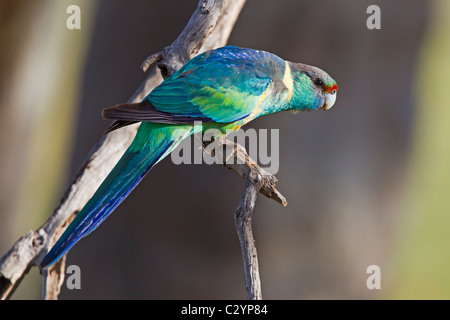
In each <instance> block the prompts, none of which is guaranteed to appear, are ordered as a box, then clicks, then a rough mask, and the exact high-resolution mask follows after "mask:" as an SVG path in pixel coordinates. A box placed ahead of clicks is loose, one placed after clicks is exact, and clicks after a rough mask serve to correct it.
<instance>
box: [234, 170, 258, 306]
mask: <svg viewBox="0 0 450 320" xmlns="http://www.w3.org/2000/svg"><path fill="white" fill-rule="evenodd" d="M263 183H264V182H263V176H261V175H260V174H259V173H258V172H257V170H250V171H249V172H248V174H247V176H246V178H245V187H244V194H243V195H242V198H241V202H240V203H239V206H238V208H237V210H236V213H235V215H234V222H235V225H236V231H237V233H238V236H239V242H240V243H241V251H242V258H243V261H244V274H245V285H246V287H247V299H248V300H262V291H261V280H260V277H259V266H258V255H257V253H256V246H255V240H254V239H253V232H252V216H253V208H254V207H255V202H256V198H257V196H258V193H259V191H260V190H261V186H262V185H263Z"/></svg>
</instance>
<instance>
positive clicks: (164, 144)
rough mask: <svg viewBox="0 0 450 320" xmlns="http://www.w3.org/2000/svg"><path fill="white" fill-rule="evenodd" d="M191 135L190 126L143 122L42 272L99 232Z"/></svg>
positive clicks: (46, 262) (59, 242)
mask: <svg viewBox="0 0 450 320" xmlns="http://www.w3.org/2000/svg"><path fill="white" fill-rule="evenodd" d="M190 134H192V127H191V126H174V125H167V124H157V123H151V122H143V123H142V124H141V126H140V128H139V130H138V133H137V135H136V137H135V139H134V140H133V143H132V144H131V145H130V147H129V148H128V150H127V151H126V152H125V153H124V155H123V156H122V158H121V159H120V160H119V162H118V163H117V165H116V166H115V167H114V168H113V170H112V171H111V172H110V173H109V175H108V176H107V177H106V179H105V180H104V181H103V183H102V184H101V185H100V187H99V188H98V190H97V191H96V192H95V194H94V195H93V196H92V198H91V199H90V200H89V202H88V203H87V204H86V205H85V206H84V208H83V209H82V210H81V211H80V212H79V213H78V215H77V216H76V218H75V219H74V220H73V222H72V223H71V224H70V225H69V227H68V228H67V230H66V231H65V232H64V234H63V235H62V236H61V238H60V239H59V240H58V242H57V243H56V244H55V245H54V246H53V248H52V249H51V250H50V252H49V253H48V254H47V255H46V256H45V258H44V259H43V261H42V263H41V268H48V267H49V266H51V265H53V264H54V263H55V262H56V261H58V260H59V259H60V258H61V257H62V256H63V255H64V254H66V253H67V251H69V250H70V249H71V248H72V247H73V246H74V245H75V244H76V243H77V242H78V241H79V240H80V239H81V238H83V237H85V236H86V235H88V234H89V233H91V232H92V231H93V230H94V229H96V228H97V227H98V226H99V225H100V223H102V222H103V221H104V220H105V219H106V218H107V217H108V216H109V215H110V214H111V212H112V211H113V210H114V209H115V208H116V207H117V206H118V205H119V204H120V203H121V202H122V201H123V200H124V199H125V198H126V197H127V196H128V194H129V193H130V192H131V191H132V190H133V189H134V187H136V185H137V184H138V183H139V182H140V181H141V180H142V178H143V177H144V176H145V174H146V173H147V172H148V171H149V170H150V169H151V168H152V167H153V166H154V165H155V164H156V163H158V162H159V161H161V160H162V159H163V158H164V157H165V156H167V155H168V154H169V153H170V152H171V151H172V150H173V149H175V148H176V147H177V145H178V144H179V143H180V142H181V141H182V140H183V139H184V138H186V137H187V136H189V135H190Z"/></svg>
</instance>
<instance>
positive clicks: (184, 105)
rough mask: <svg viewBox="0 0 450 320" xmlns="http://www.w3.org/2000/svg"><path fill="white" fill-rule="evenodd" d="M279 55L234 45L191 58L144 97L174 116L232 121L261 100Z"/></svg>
mask: <svg viewBox="0 0 450 320" xmlns="http://www.w3.org/2000/svg"><path fill="white" fill-rule="evenodd" d="M275 58H277V59H279V60H281V59H280V58H278V57H276V56H274V55H271V54H268V53H265V52H261V51H256V50H248V51H247V50H242V49H239V50H238V49H236V47H224V48H222V49H219V50H216V51H212V52H207V53H204V54H202V55H200V56H197V57H196V58H194V59H192V60H190V61H189V62H188V63H187V64H186V65H184V66H183V67H182V68H181V69H180V70H179V71H177V72H176V73H175V74H174V75H173V76H172V77H170V78H168V79H167V80H166V81H164V82H163V83H162V84H161V85H160V86H158V87H157V88H155V89H154V90H153V91H152V92H151V93H150V94H149V95H148V97H147V99H148V100H149V101H150V102H151V104H152V105H153V106H154V107H155V109H157V110H159V111H161V112H165V113H169V114H171V115H173V116H175V117H186V116H188V117H195V118H206V119H211V120H212V121H215V122H223V123H227V122H234V121H238V120H241V119H243V118H245V117H247V116H248V115H250V114H251V113H252V112H253V111H254V109H255V108H257V107H258V106H259V104H260V103H261V102H262V101H263V100H264V98H265V96H266V95H267V91H266V90H268V88H269V85H270V83H271V81H272V77H273V76H274V67H273V65H274V64H275V65H279V64H282V66H283V67H284V62H283V61H282V60H281V61H274V60H275Z"/></svg>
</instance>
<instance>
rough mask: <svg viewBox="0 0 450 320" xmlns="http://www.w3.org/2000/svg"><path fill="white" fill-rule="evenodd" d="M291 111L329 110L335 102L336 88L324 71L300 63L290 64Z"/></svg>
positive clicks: (333, 81)
mask: <svg viewBox="0 0 450 320" xmlns="http://www.w3.org/2000/svg"><path fill="white" fill-rule="evenodd" d="M291 76H292V80H293V95H292V98H291V106H292V109H295V110H306V111H309V110H318V109H323V110H330V109H331V107H332V106H333V105H334V103H335V102H336V96H337V92H338V86H337V83H336V81H335V80H334V79H333V78H332V77H330V76H329V75H328V73H326V72H325V71H323V70H321V69H319V68H316V67H313V66H309V65H306V64H301V63H291Z"/></svg>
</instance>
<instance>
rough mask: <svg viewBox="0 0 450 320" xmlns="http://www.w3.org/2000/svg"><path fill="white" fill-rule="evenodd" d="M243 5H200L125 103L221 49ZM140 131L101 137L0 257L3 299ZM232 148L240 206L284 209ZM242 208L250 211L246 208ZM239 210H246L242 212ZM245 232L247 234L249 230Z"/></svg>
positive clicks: (47, 291)
mask: <svg viewBox="0 0 450 320" xmlns="http://www.w3.org/2000/svg"><path fill="white" fill-rule="evenodd" d="M245 1H246V0H233V1H230V0H201V1H199V4H198V7H197V9H196V11H195V12H194V14H193V15H192V17H191V19H190V21H189V22H188V24H187V26H186V28H185V29H184V30H183V32H182V33H181V34H180V36H179V37H178V38H177V39H176V40H175V41H174V42H173V44H172V45H171V46H169V47H166V48H164V50H162V51H161V52H159V53H156V54H153V55H150V56H149V57H148V58H147V59H146V60H145V61H144V63H143V65H142V68H143V69H145V70H146V69H149V73H148V76H147V78H146V80H145V81H144V82H143V83H142V84H141V85H140V86H139V88H138V89H137V90H136V92H135V93H134V94H133V96H132V97H131V98H130V99H129V101H128V102H130V103H131V102H138V101H141V100H142V99H143V98H144V97H145V96H146V95H147V94H148V93H149V92H150V91H151V90H153V88H155V87H156V86H157V85H159V84H160V83H161V82H162V80H163V78H165V77H167V76H170V75H171V74H173V73H174V72H175V71H176V70H178V69H179V68H180V67H181V66H182V65H184V64H185V63H186V62H187V61H188V60H190V59H191V58H192V57H193V56H195V55H197V54H198V53H201V52H204V51H207V50H211V49H215V48H217V47H221V46H223V45H225V44H226V42H227V40H228V37H229V35H230V33H231V30H232V28H233V26H234V23H235V22H236V20H237V18H238V16H239V13H240V11H241V9H242V7H243V6H244V4H245ZM156 66H157V67H158V68H156ZM159 71H161V73H160V72H159ZM161 74H162V76H161ZM138 127H139V124H135V125H131V126H127V127H124V128H121V129H120V130H116V131H112V132H110V133H108V134H106V135H104V136H103V137H102V138H101V140H100V141H99V142H98V143H97V145H95V146H94V148H93V149H92V151H91V152H90V154H89V155H88V157H87V158H86V160H85V162H84V164H83V166H82V168H81V170H80V171H79V172H78V174H77V176H76V178H75V180H74V181H73V182H72V184H71V185H70V186H69V187H68V188H67V190H66V192H65V194H64V197H63V198H62V199H61V202H60V204H59V205H58V207H57V208H56V209H55V211H54V213H53V215H52V216H50V217H49V219H48V220H47V221H46V222H45V224H44V225H43V226H42V227H41V228H39V229H38V230H37V231H35V232H33V231H30V232H29V233H27V235H25V236H24V237H22V238H21V239H19V240H18V241H17V242H16V243H15V244H14V246H13V247H12V248H11V249H10V250H9V251H8V253H7V254H6V255H5V256H3V257H2V259H1V260H0V298H1V299H7V298H8V297H10V296H11V294H12V293H13V292H14V290H15V288H16V287H17V286H18V285H19V283H20V281H21V279H22V278H23V277H24V275H25V274H26V273H27V272H28V270H29V269H30V268H31V267H32V266H38V265H39V264H40V262H41V261H42V259H43V258H44V256H45V254H46V253H47V252H48V250H49V248H50V247H51V246H52V245H53V244H54V243H55V242H56V240H57V239H58V237H59V235H60V234H61V232H63V231H64V230H65V228H66V227H67V225H68V224H69V222H70V221H71V220H72V219H73V217H74V216H75V215H76V214H77V213H78V212H79V211H80V210H81V209H82V208H83V207H84V205H85V204H86V203H87V201H88V200H89V199H90V198H91V197H92V195H93V194H94V192H95V191H96V190H97V188H98V187H99V186H100V184H101V182H102V181H103V180H104V179H105V178H106V176H107V174H108V173H109V172H110V171H111V170H112V168H113V167H114V166H115V164H116V163H117V162H118V161H119V159H120V157H121V155H122V154H123V153H124V152H125V150H126V149H127V148H128V146H129V145H130V144H131V142H132V140H133V139H134V136H135V135H136V132H137V129H138ZM226 143H229V142H225V144H226ZM236 150H237V151H236V152H235V153H234V156H235V157H236V158H237V159H241V160H244V162H235V163H236V164H235V165H228V164H225V165H226V166H227V167H228V168H230V169H232V170H233V171H235V172H236V173H237V174H239V175H240V176H241V177H243V178H245V179H246V190H247V191H246V192H245V194H244V196H243V199H242V201H241V202H242V203H244V204H247V203H250V204H251V205H250V207H251V208H253V206H254V201H255V200H256V195H254V196H252V198H251V199H253V200H250V202H249V200H245V199H247V198H248V196H246V194H254V193H256V194H257V193H258V192H261V193H262V194H264V195H265V196H267V197H269V198H271V199H273V200H275V201H277V202H278V203H281V204H282V205H284V206H285V205H286V204H287V202H286V199H285V198H284V197H283V196H282V195H281V193H280V192H279V191H278V190H277V189H276V188H275V185H276V183H277V179H276V178H275V177H274V176H272V175H270V174H268V173H267V172H265V171H264V170H263V169H262V168H260V167H259V166H257V165H254V164H253V162H251V161H248V160H249V157H248V155H247V153H246V151H245V149H244V148H242V147H240V146H238V147H237V148H236ZM254 175H257V176H262V177H265V178H264V179H262V180H261V183H260V184H258V185H256V187H255V186H254V184H252V186H253V187H252V186H250V185H248V181H249V180H248V179H249V177H253V176H254ZM248 190H250V191H248ZM255 190H256V191H255ZM252 203H253V204H252ZM246 208H249V207H248V206H247V207H246ZM238 211H239V209H238ZM239 212H248V211H245V210H244V211H243V210H241V211H239ZM244 217H248V214H244ZM246 219H247V218H246ZM246 221H248V219H247V220H246ZM246 223H247V222H246ZM250 223H251V215H250ZM246 230H247V231H246V232H248V228H247V229H246ZM250 236H251V229H250ZM251 238H252V236H251ZM250 242H251V241H250ZM255 254H256V251H255ZM255 257H256V256H255ZM249 261H250V264H249V265H250V267H252V266H253V267H254V266H255V264H254V263H253V262H251V260H249ZM64 265H65V261H64V260H62V261H61V263H60V264H57V265H56V266H55V267H54V268H53V269H50V270H49V271H46V272H44V274H43V275H44V286H43V298H45V299H57V297H58V294H59V291H60V288H61V285H62V283H63V280H64ZM246 268H247V267H246ZM256 268H257V264H256ZM252 296H255V297H259V296H260V295H258V294H255V295H252ZM249 297H250V296H249Z"/></svg>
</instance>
